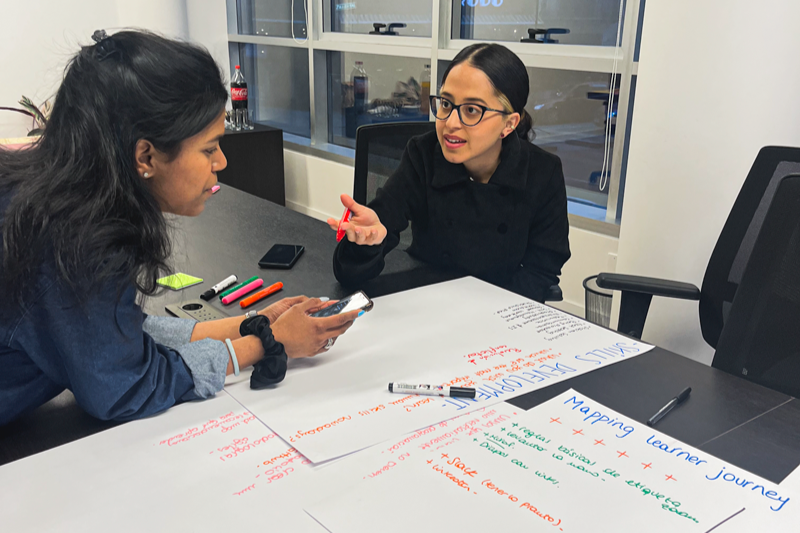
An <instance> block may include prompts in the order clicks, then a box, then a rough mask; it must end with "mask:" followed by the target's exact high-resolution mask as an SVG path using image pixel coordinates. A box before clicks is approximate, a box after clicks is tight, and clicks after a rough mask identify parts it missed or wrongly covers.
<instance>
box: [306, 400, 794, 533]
mask: <svg viewBox="0 0 800 533" xmlns="http://www.w3.org/2000/svg"><path fill="white" fill-rule="evenodd" d="M321 472H323V473H324V470H322V471H321ZM798 503H800V502H797V501H796V499H795V498H793V497H790V494H789V493H787V492H786V491H784V490H782V489H781V488H780V487H778V486H777V485H774V484H772V483H770V482H768V481H766V480H763V479H760V478H758V477H757V476H754V475H752V474H749V473H747V472H744V471H742V470H740V469H738V468H736V467H734V466H732V465H730V464H727V463H725V462H723V461H720V460H718V459H716V458H714V457H712V456H709V455H707V454H705V453H703V452H701V451H699V450H697V449H694V448H692V447H690V446H687V445H684V444H682V443H680V442H678V441H676V440H674V439H671V438H670V437H668V436H666V435H663V434H661V433H660V432H658V431H655V430H653V429H651V428H648V427H646V426H643V425H641V424H638V423H636V422H634V421H632V420H630V419H628V418H626V417H624V416H622V415H619V414H618V413H616V412H614V411H612V410H610V409H608V408H606V407H604V406H603V405H601V404H598V403H597V402H594V401H592V400H591V399H590V398H588V397H586V396H583V395H581V394H579V393H576V392H575V391H572V390H570V391H567V392H565V393H564V394H562V395H560V396H558V397H556V398H554V399H552V400H550V401H548V402H546V403H544V404H542V405H540V406H538V407H536V408H534V409H532V410H530V411H528V412H527V413H524V414H519V415H518V416H515V417H513V418H510V419H509V420H507V421H506V423H503V424H500V425H498V426H494V427H491V428H488V429H486V430H484V431H482V432H481V434H480V435H475V436H473V437H472V438H471V439H470V438H467V439H463V438H462V439H461V440H460V441H459V442H456V443H453V444H452V445H451V446H448V447H447V448H446V449H442V450H434V451H430V452H429V453H426V454H415V455H413V456H411V457H409V458H407V460H405V461H403V463H402V464H400V465H398V466H397V467H395V468H392V469H390V470H388V471H386V472H385V473H383V474H382V475H380V476H377V477H374V478H368V479H364V480H362V481H361V482H358V484H356V485H355V486H353V487H352V488H351V489H349V490H347V491H344V492H343V493H342V494H340V495H337V496H336V497H334V498H328V499H326V500H325V501H322V502H319V503H317V504H313V505H310V506H308V507H306V510H307V511H308V512H309V514H310V515H312V516H313V517H314V518H315V519H316V520H318V521H319V522H320V523H321V524H322V525H324V526H325V528H326V529H328V530H329V531H330V532H332V533H342V532H348V533H353V532H368V531H375V530H376V529H377V528H378V526H379V528H380V530H381V531H387V532H405V531H408V529H409V527H412V526H411V525H410V524H413V525H415V526H414V527H417V526H419V525H420V524H424V528H425V529H426V530H438V529H439V528H441V530H447V531H459V532H463V533H468V532H485V531H490V530H493V529H496V528H497V527H498V526H499V525H502V528H503V529H504V530H506V529H507V530H515V529H516V530H519V531H549V532H558V531H564V532H588V531H615V532H641V531H649V532H664V533H666V532H675V531H681V532H698V533H700V532H703V533H706V532H710V531H714V532H715V533H719V532H723V533H725V532H739V531H741V532H744V531H770V532H781V531H786V532H789V531H796V530H797V529H796V528H797V524H798V523H800V522H798V519H800V514H799V513H798Z"/></svg>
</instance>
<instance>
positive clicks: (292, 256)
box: [258, 244, 305, 269]
mask: <svg viewBox="0 0 800 533" xmlns="http://www.w3.org/2000/svg"><path fill="white" fill-rule="evenodd" d="M304 251H305V248H303V247H302V246H300V245H299V244H276V245H275V246H273V247H272V248H270V249H269V252H267V253H266V254H264V257H262V258H261V259H260V260H259V261H258V266H260V267H261V268H283V269H288V268H292V267H293V266H294V264H295V263H296V262H297V259H298V258H299V257H300V256H301V255H303V252H304Z"/></svg>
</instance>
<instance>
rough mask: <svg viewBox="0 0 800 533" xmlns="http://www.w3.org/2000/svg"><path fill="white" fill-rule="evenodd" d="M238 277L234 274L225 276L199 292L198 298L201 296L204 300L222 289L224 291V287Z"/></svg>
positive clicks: (231, 283) (207, 299)
mask: <svg viewBox="0 0 800 533" xmlns="http://www.w3.org/2000/svg"><path fill="white" fill-rule="evenodd" d="M238 279H239V278H237V277H236V276H235V275H234V276H228V277H227V278H225V279H223V280H222V281H220V282H219V283H217V284H216V285H214V286H213V287H211V288H210V289H208V290H207V291H206V292H204V293H203V294H201V295H200V298H202V299H203V300H205V301H209V300H210V299H211V298H213V297H214V296H216V295H217V294H219V293H221V292H222V291H224V290H225V289H227V288H228V287H230V286H231V285H233V284H234V283H236V281H237V280H238Z"/></svg>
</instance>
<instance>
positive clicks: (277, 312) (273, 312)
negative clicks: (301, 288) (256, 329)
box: [258, 296, 308, 324]
mask: <svg viewBox="0 0 800 533" xmlns="http://www.w3.org/2000/svg"><path fill="white" fill-rule="evenodd" d="M306 300H308V297H307V296H295V297H293V298H284V299H283V300H279V301H277V302H275V303H274V304H272V305H270V306H269V307H266V308H264V309H262V310H261V311H259V312H258V314H259V315H262V316H265V317H267V318H268V319H269V323H270V324H274V323H275V321H276V320H278V317H280V316H281V315H282V314H283V313H285V312H286V311H288V310H289V309H291V308H292V307H294V306H295V305H297V304H301V303H303V302H305V301H306Z"/></svg>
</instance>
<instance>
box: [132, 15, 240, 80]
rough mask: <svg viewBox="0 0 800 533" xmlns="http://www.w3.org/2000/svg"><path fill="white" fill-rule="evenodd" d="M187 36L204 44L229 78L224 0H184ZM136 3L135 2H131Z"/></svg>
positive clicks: (228, 78) (227, 78)
mask: <svg viewBox="0 0 800 533" xmlns="http://www.w3.org/2000/svg"><path fill="white" fill-rule="evenodd" d="M185 3H186V18H187V30H188V31H187V36H188V38H189V39H190V40H191V41H192V42H195V43H198V44H201V45H203V46H205V47H206V48H207V49H208V51H209V52H210V53H211V56H212V57H213V58H214V60H215V61H216V62H217V64H218V65H219V66H220V68H221V69H222V73H223V75H224V76H225V80H226V81H230V79H231V68H230V58H229V56H228V20H227V11H226V5H225V2H224V1H221V0H215V1H213V2H210V1H209V0H185ZM132 4H133V5H136V3H135V2H134V3H132Z"/></svg>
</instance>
